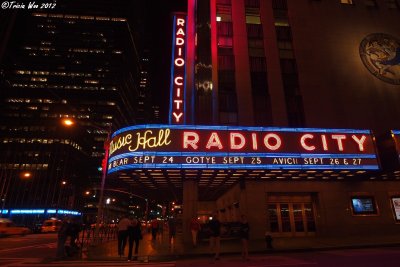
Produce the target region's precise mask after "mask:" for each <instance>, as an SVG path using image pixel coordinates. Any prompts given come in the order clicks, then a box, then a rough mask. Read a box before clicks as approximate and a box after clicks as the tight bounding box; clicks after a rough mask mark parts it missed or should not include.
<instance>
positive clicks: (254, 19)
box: [246, 14, 261, 24]
mask: <svg viewBox="0 0 400 267" xmlns="http://www.w3.org/2000/svg"><path fill="white" fill-rule="evenodd" d="M246 23H248V24H261V20H260V15H250V14H246Z"/></svg>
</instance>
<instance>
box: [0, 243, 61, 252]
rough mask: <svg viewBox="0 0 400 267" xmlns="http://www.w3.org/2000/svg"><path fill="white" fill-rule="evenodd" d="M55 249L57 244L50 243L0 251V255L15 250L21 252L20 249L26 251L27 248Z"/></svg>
mask: <svg viewBox="0 0 400 267" xmlns="http://www.w3.org/2000/svg"><path fill="white" fill-rule="evenodd" d="M56 247H57V244H56V243H55V242H52V243H47V244H37V245H30V246H25V247H17V248H6V249H0V253H3V252H10V251H16V250H21V249H27V248H56Z"/></svg>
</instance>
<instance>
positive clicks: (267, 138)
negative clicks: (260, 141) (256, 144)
mask: <svg viewBox="0 0 400 267" xmlns="http://www.w3.org/2000/svg"><path fill="white" fill-rule="evenodd" d="M270 138H273V139H275V141H276V144H275V145H271V144H270V143H269V139H270ZM264 145H265V146H266V147H267V148H268V149H269V150H277V149H279V148H280V147H281V145H282V140H281V138H280V137H279V136H278V135H277V134H274V133H269V134H266V135H265V137H264Z"/></svg>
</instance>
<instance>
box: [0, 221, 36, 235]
mask: <svg viewBox="0 0 400 267" xmlns="http://www.w3.org/2000/svg"><path fill="white" fill-rule="evenodd" d="M30 232H31V230H29V228H26V227H21V226H16V225H15V224H14V223H13V222H12V221H11V220H9V219H0V236H7V235H26V234H29V233H30Z"/></svg>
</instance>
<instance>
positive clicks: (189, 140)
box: [183, 132, 199, 150]
mask: <svg viewBox="0 0 400 267" xmlns="http://www.w3.org/2000/svg"><path fill="white" fill-rule="evenodd" d="M197 142H199V135H198V134H197V133H195V132H183V148H188V147H189V146H191V147H192V148H193V149H195V150H197V149H198V148H199V146H198V145H197Z"/></svg>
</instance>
